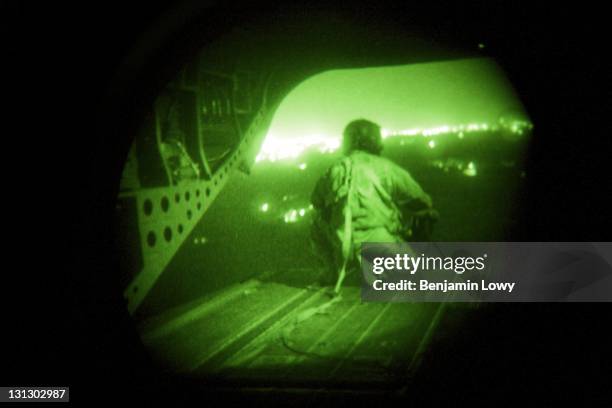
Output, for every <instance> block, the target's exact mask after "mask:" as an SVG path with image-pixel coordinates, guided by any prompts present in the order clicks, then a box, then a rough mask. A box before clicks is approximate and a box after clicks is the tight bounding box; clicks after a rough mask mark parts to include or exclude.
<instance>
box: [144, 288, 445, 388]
mask: <svg viewBox="0 0 612 408" xmlns="http://www.w3.org/2000/svg"><path fill="white" fill-rule="evenodd" d="M242 285H243V286H238V287H236V288H234V289H230V290H226V291H224V292H223V293H222V294H220V296H219V297H220V298H221V299H215V298H212V299H209V300H207V301H206V302H203V303H199V304H198V303H196V304H194V306H193V308H191V309H190V308H186V307H183V308H181V309H180V312H176V311H175V312H173V313H170V314H169V315H170V316H171V318H167V319H160V318H157V320H156V321H155V323H149V325H148V326H147V328H148V330H147V332H144V333H143V341H144V342H145V344H146V346H147V347H148V348H149V351H150V352H151V354H152V355H153V357H154V358H155V360H156V361H158V362H159V363H160V364H162V366H164V368H166V369H168V370H171V371H177V372H183V373H190V375H192V376H196V377H202V378H207V379H220V380H222V381H230V382H231V381H237V382H241V383H251V384H254V385H255V386H257V385H260V386H261V385H264V386H273V385H275V384H300V385H301V386H303V385H304V384H307V385H310V386H316V387H324V386H326V385H330V384H344V383H346V384H356V383H363V384H366V385H367V384H369V385H370V386H392V385H393V384H396V383H397V384H399V383H401V382H402V381H405V379H406V377H407V375H408V368H409V365H410V363H411V362H412V361H414V360H416V359H415V357H416V354H417V353H418V352H420V351H421V350H422V349H423V344H422V343H423V342H424V341H426V339H427V333H428V331H430V330H431V329H432V324H433V322H435V319H434V316H435V315H436V312H437V310H438V308H439V305H438V304H433V303H429V304H428V303H420V304H410V303H362V302H361V298H360V290H359V288H356V287H347V288H344V289H343V292H342V298H341V299H338V300H336V301H334V302H330V298H329V297H328V296H327V295H326V294H325V293H324V290H323V289H316V288H296V287H291V286H286V285H282V284H278V283H263V282H257V281H256V282H254V283H250V284H248V285H245V284H242Z"/></svg>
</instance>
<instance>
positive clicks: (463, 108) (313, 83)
mask: <svg viewBox="0 0 612 408" xmlns="http://www.w3.org/2000/svg"><path fill="white" fill-rule="evenodd" d="M507 112H512V115H511V116H508V114H507ZM358 117H365V118H368V119H370V120H373V121H375V122H377V123H379V124H380V125H381V126H382V129H381V132H382V135H383V138H389V137H398V136H405V137H418V136H424V137H432V136H436V135H440V134H448V133H459V134H460V135H459V138H460V139H461V138H463V137H464V136H466V137H467V135H468V134H469V133H470V132H483V131H485V132H486V131H496V130H498V129H499V128H500V127H504V128H506V129H510V131H511V132H513V133H516V134H519V135H520V134H522V133H523V132H524V130H525V128H527V127H529V126H531V125H530V124H529V121H528V118H527V115H526V114H525V112H524V109H523V108H522V106H521V104H520V102H519V100H518V98H517V97H516V95H515V93H514V91H513V89H512V87H511V85H510V84H509V83H508V81H507V80H506V78H505V75H504V74H503V72H502V71H501V70H500V69H499V68H498V67H497V65H496V64H495V63H494V62H493V61H492V60H490V59H487V58H473V59H464V60H456V61H445V62H434V63H426V64H412V65H407V66H391V67H380V68H365V69H351V70H333V71H327V72H324V73H321V74H318V75H315V76H313V77H311V78H308V79H307V80H306V81H304V82H302V83H301V84H300V85H298V86H297V87H296V88H295V89H294V90H293V91H292V92H291V93H290V94H289V95H287V96H286V97H285V99H284V100H283V102H282V103H281V105H280V106H279V108H278V110H277V112H276V114H275V116H274V119H273V121H272V124H271V126H270V129H269V131H268V135H267V137H266V139H265V141H264V143H263V145H262V147H261V150H260V152H259V155H258V156H257V159H256V161H257V162H261V161H272V162H274V161H278V160H295V159H297V158H299V156H300V155H301V154H302V152H304V151H305V150H307V149H316V150H319V151H320V152H322V153H331V152H334V151H336V150H337V149H338V148H339V147H340V138H341V134H342V130H343V129H344V126H345V125H346V124H347V123H348V122H350V121H351V120H353V119H355V118H358ZM502 119H503V120H502ZM508 121H511V122H513V123H514V122H516V123H517V125H516V126H513V125H512V123H509V122H508ZM519 122H521V123H522V124H518V123H519Z"/></svg>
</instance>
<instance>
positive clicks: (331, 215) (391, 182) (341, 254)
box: [311, 119, 437, 295]
mask: <svg viewBox="0 0 612 408" xmlns="http://www.w3.org/2000/svg"><path fill="white" fill-rule="evenodd" d="M342 148H343V153H344V157H343V158H342V159H341V160H339V161H338V162H337V163H335V164H333V165H332V166H331V167H330V168H329V169H328V170H327V172H326V173H325V174H324V175H323V176H322V177H321V179H319V181H318V182H317V185H316V187H315V189H314V191H313V193H312V197H311V201H312V205H313V207H314V209H315V217H314V221H313V225H312V229H311V238H312V243H313V244H314V248H315V251H316V253H317V255H318V256H319V257H320V258H322V260H323V262H324V263H325V265H326V270H325V271H324V278H327V279H325V280H324V282H323V283H324V284H330V283H332V282H333V280H335V281H336V282H335V288H334V292H333V294H332V295H336V294H338V293H339V291H340V287H341V286H342V282H343V280H344V278H345V276H346V274H347V272H348V273H350V274H352V275H353V276H359V268H360V264H359V244H360V243H361V242H395V243H398V242H404V241H406V240H408V239H412V240H414V239H415V238H416V237H415V234H417V233H418V234H420V236H419V237H418V239H419V240H426V239H427V238H428V237H427V236H426V235H427V232H429V233H430V232H431V225H432V223H433V221H435V219H436V218H437V213H436V212H435V210H433V209H432V201H431V198H430V197H429V195H427V194H426V193H425V192H424V191H423V189H422V188H421V187H420V186H419V184H418V183H417V182H416V181H415V180H414V179H413V178H412V177H411V176H410V174H409V173H408V172H407V171H406V170H404V169H403V168H401V167H400V166H398V165H396V164H395V163H393V162H392V161H390V160H388V159H386V158H383V157H380V153H381V151H382V148H383V146H382V136H381V133H380V127H379V126H378V125H377V124H375V123H373V122H370V121H368V120H365V119H360V120H355V121H353V122H351V123H349V124H348V125H347V126H346V128H345V130H344V134H343V143H342ZM415 226H418V229H419V231H414V227H415ZM411 229H412V230H411ZM424 232H425V235H423V233H424Z"/></svg>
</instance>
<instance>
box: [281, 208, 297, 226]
mask: <svg viewBox="0 0 612 408" xmlns="http://www.w3.org/2000/svg"><path fill="white" fill-rule="evenodd" d="M284 218H285V222H286V223H288V224H290V223H294V222H296V221H297V218H298V212H297V210H295V209H292V210H289V211H288V212H286V213H285V217H284Z"/></svg>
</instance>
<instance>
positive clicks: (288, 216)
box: [283, 205, 312, 224]
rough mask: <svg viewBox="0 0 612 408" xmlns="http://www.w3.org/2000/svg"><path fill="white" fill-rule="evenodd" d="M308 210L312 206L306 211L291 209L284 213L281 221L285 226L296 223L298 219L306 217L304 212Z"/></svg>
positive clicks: (310, 208)
mask: <svg viewBox="0 0 612 408" xmlns="http://www.w3.org/2000/svg"><path fill="white" fill-rule="evenodd" d="M310 210H312V205H310V206H308V208H307V209H306V208H299V209H296V208H292V209H290V210H289V211H287V212H286V213H285V215H284V216H283V220H284V221H285V223H287V224H292V223H295V222H298V221H299V219H300V218H302V217H304V216H305V215H306V212H307V211H310Z"/></svg>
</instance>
